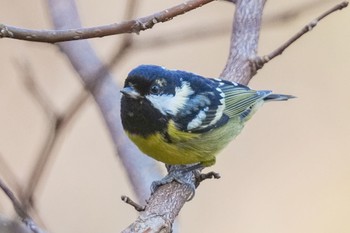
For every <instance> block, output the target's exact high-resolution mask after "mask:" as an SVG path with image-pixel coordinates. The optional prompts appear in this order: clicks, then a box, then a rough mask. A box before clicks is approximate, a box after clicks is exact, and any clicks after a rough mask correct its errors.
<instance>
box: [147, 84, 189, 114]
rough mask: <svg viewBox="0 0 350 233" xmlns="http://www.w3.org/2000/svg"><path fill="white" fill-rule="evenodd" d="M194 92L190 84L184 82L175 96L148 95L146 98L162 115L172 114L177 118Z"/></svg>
mask: <svg viewBox="0 0 350 233" xmlns="http://www.w3.org/2000/svg"><path fill="white" fill-rule="evenodd" d="M193 93H194V92H193V90H192V88H191V87H190V84H189V83H188V82H183V84H182V86H181V87H177V88H175V95H168V94H163V95H152V94H151V95H147V96H146V98H147V99H148V100H149V101H150V102H151V103H152V104H153V106H154V107H155V108H157V109H158V110H159V111H160V112H161V113H162V114H171V115H173V116H175V115H176V114H177V113H178V111H179V110H180V109H182V108H183V107H184V106H185V105H186V104H187V101H188V99H189V96H190V95H192V94H193Z"/></svg>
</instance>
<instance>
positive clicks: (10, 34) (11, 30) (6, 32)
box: [0, 0, 213, 43]
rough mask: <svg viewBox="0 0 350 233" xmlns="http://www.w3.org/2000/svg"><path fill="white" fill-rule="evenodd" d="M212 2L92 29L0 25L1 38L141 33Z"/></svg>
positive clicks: (195, 0) (201, 0)
mask: <svg viewBox="0 0 350 233" xmlns="http://www.w3.org/2000/svg"><path fill="white" fill-rule="evenodd" d="M212 1H213V0H188V1H186V2H184V3H181V4H179V5H177V6H174V7H171V8H169V9H166V10H163V11H160V12H157V13H155V14H152V15H149V16H145V17H142V18H138V19H134V20H128V21H124V22H121V23H114V24H110V25H104V26H98V27H90V28H81V27H80V26H79V27H76V28H75V29H67V28H64V29H63V28H61V29H57V30H30V29H24V28H18V27H14V26H10V25H5V24H0V38H1V37H6V38H12V39H19V40H27V41H36V42H46V43H57V42H62V41H71V40H82V39H89V38H96V37H104V36H110V35H117V34H122V33H133V32H134V33H139V32H140V31H144V30H147V29H150V28H152V27H153V26H154V25H155V24H157V23H163V22H166V21H169V20H171V19H172V18H174V17H176V16H178V15H182V14H185V13H186V12H188V11H190V10H193V9H195V8H198V7H201V6H203V5H204V4H207V3H209V2H212Z"/></svg>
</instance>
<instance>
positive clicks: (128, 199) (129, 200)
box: [121, 196, 146, 212]
mask: <svg viewBox="0 0 350 233" xmlns="http://www.w3.org/2000/svg"><path fill="white" fill-rule="evenodd" d="M121 199H122V201H123V202H125V203H126V204H129V205H131V206H132V207H134V208H135V210H136V211H138V212H141V211H144V210H145V209H146V206H142V205H140V204H137V203H136V202H134V201H133V200H131V198H130V197H127V196H121Z"/></svg>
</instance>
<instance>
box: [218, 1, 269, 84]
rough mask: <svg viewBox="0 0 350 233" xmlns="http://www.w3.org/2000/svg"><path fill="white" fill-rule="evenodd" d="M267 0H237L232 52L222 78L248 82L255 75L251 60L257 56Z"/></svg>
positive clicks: (243, 82)
mask: <svg viewBox="0 0 350 233" xmlns="http://www.w3.org/2000/svg"><path fill="white" fill-rule="evenodd" d="M265 1H266V0H237V2H236V12H235V17H234V21H233V26H232V36H231V47H230V50H229V51H230V54H229V57H228V59H227V63H226V66H225V68H224V70H223V72H222V73H221V77H222V78H224V79H227V80H232V81H236V82H238V83H242V84H248V82H249V81H250V79H251V78H252V77H253V75H254V73H253V72H252V69H251V67H250V62H249V60H250V59H251V58H253V57H256V53H257V49H258V41H259V35H260V26H261V18H262V12H263V9H264V5H265Z"/></svg>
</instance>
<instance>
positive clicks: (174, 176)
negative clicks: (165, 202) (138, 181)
mask: <svg viewBox="0 0 350 233" xmlns="http://www.w3.org/2000/svg"><path fill="white" fill-rule="evenodd" d="M191 172H192V171H187V170H184V169H174V170H170V171H169V174H168V175H166V176H165V177H164V178H163V179H161V180H157V181H153V182H152V184H151V193H152V194H153V193H154V192H155V191H156V190H157V189H158V188H159V187H160V186H162V185H165V184H169V183H171V182H173V181H176V182H178V183H180V184H183V185H186V186H187V187H188V188H189V189H190V190H191V195H190V196H189V197H188V199H187V201H190V200H192V199H193V197H194V195H195V190H196V187H195V185H194V182H191V178H189V177H188V176H187V175H188V174H190V173H191Z"/></svg>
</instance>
